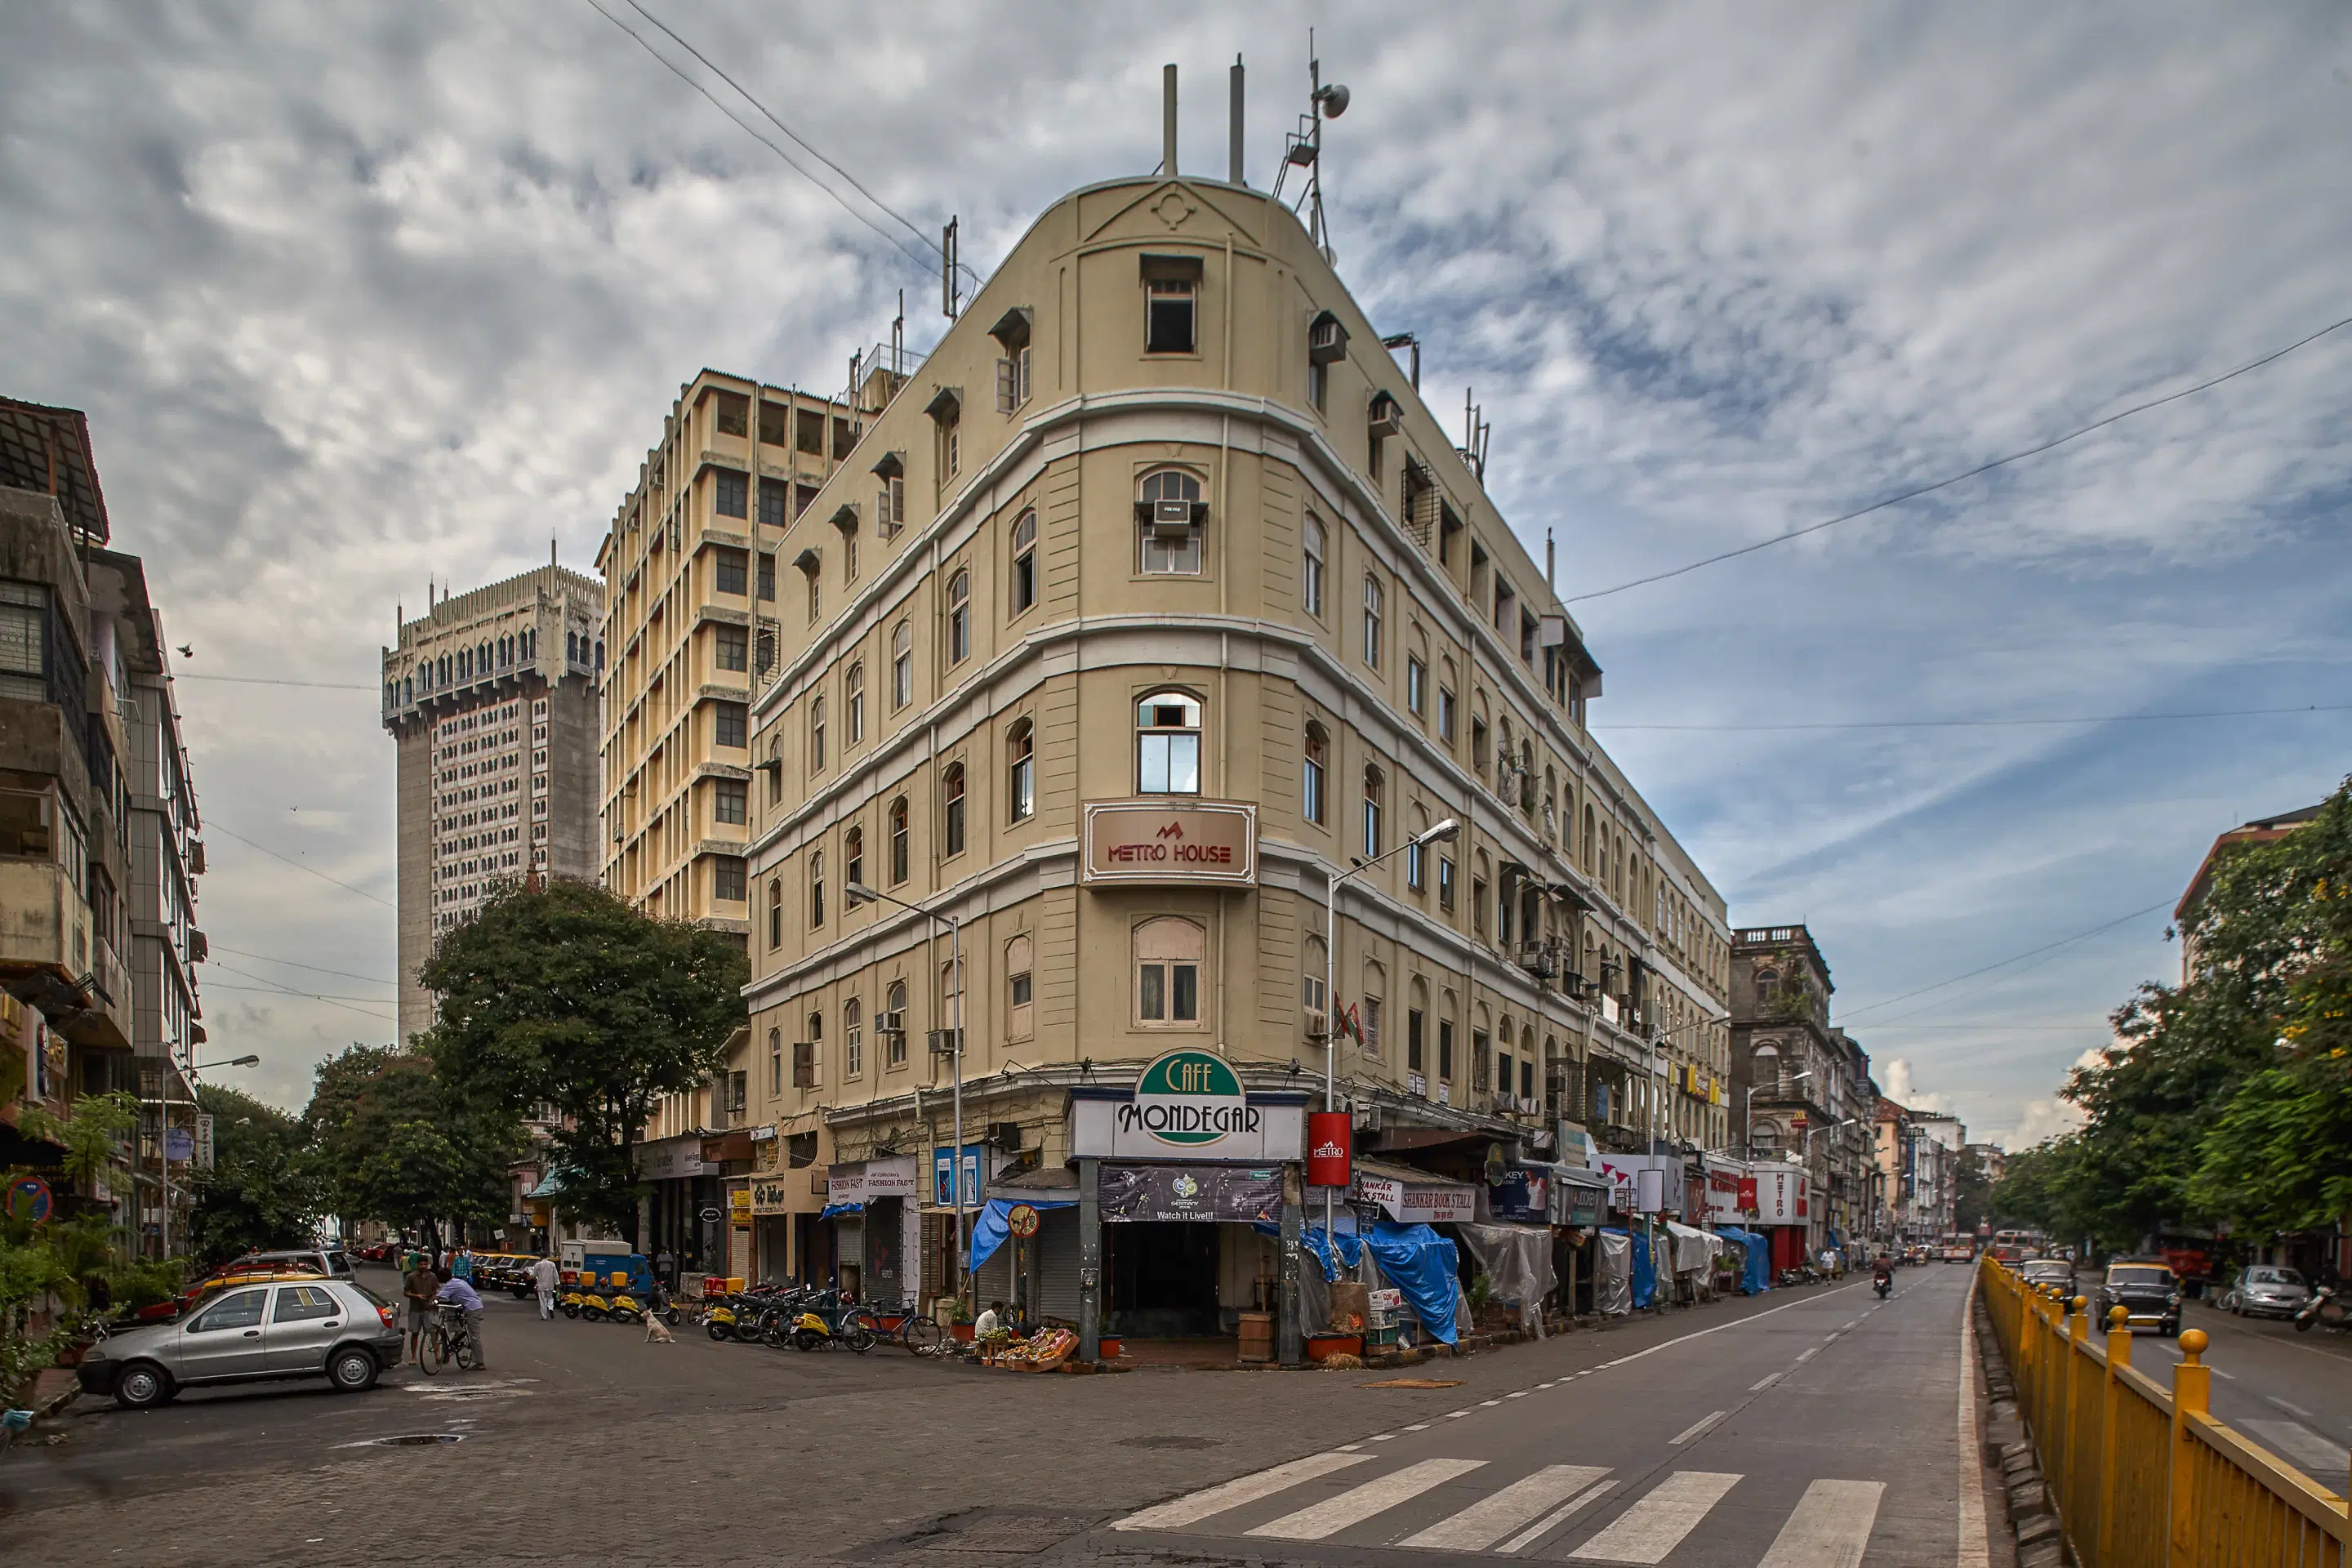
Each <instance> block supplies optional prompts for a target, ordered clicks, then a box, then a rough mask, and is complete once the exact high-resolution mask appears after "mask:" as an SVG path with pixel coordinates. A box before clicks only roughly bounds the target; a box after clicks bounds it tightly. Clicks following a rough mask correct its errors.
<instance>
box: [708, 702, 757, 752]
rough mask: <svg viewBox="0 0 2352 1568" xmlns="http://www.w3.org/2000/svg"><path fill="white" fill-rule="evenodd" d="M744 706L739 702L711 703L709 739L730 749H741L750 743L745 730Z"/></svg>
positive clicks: (738, 750)
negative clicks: (710, 732)
mask: <svg viewBox="0 0 2352 1568" xmlns="http://www.w3.org/2000/svg"><path fill="white" fill-rule="evenodd" d="M744 711H745V710H744V707H743V704H741V703H740V702H715V703H713V704H711V731H712V734H711V740H712V742H714V743H715V744H718V745H721V746H725V747H727V748H728V749H730V751H737V752H740V751H743V750H744V749H746V748H747V747H748V746H750V744H751V741H750V739H749V737H748V735H747V732H746V725H745V720H744Z"/></svg>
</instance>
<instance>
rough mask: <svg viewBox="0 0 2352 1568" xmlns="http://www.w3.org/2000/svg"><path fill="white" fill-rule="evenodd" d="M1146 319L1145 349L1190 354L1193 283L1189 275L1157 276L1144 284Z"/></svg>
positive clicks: (1154, 351) (1146, 350) (1158, 352)
mask: <svg viewBox="0 0 2352 1568" xmlns="http://www.w3.org/2000/svg"><path fill="white" fill-rule="evenodd" d="M1144 289H1145V295H1144V298H1145V301H1146V304H1145V310H1146V317H1147V319H1146V321H1145V324H1144V342H1143V352H1144V353H1154V354H1188V353H1192V304H1193V291H1194V290H1193V284H1192V279H1189V278H1154V279H1151V280H1150V282H1148V283H1146V284H1145V285H1144Z"/></svg>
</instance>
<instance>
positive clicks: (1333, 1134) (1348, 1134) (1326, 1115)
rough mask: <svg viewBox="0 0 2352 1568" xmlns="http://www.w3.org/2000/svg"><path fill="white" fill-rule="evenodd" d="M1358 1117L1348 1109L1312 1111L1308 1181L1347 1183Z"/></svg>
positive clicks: (1317, 1184)
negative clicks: (1356, 1118)
mask: <svg viewBox="0 0 2352 1568" xmlns="http://www.w3.org/2000/svg"><path fill="white" fill-rule="evenodd" d="M1355 1134H1356V1129H1355V1117H1354V1116H1353V1115H1352V1114H1351V1113H1350V1112H1348V1111H1345V1110H1315V1111H1309V1112H1308V1113H1307V1185H1308V1186H1310V1187H1344V1186H1346V1185H1347V1184H1348V1177H1349V1173H1350V1163H1349V1155H1350V1154H1351V1153H1352V1152H1353V1151H1354V1148H1355Z"/></svg>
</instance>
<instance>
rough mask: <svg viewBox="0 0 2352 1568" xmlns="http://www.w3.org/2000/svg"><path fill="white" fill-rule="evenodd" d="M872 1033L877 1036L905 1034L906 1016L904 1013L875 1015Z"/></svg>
mask: <svg viewBox="0 0 2352 1568" xmlns="http://www.w3.org/2000/svg"><path fill="white" fill-rule="evenodd" d="M874 1032H875V1033H876V1034H877V1035H903V1034H905V1033H906V1032H907V1015H906V1014H904V1013H877V1014H875V1015H874Z"/></svg>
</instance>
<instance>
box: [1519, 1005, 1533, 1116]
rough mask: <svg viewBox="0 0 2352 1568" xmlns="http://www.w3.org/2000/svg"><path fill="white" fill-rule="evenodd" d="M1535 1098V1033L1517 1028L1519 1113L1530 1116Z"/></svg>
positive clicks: (1524, 1028) (1522, 1027) (1523, 1026)
mask: <svg viewBox="0 0 2352 1568" xmlns="http://www.w3.org/2000/svg"><path fill="white" fill-rule="evenodd" d="M1535 1098H1536V1032H1535V1031H1534V1030H1533V1029H1531V1028H1529V1027H1528V1026H1526V1025H1524V1024H1522V1025H1520V1026H1519V1111H1520V1113H1521V1114H1522V1115H1532V1114H1533V1110H1531V1107H1532V1106H1533V1105H1534V1102H1535Z"/></svg>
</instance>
